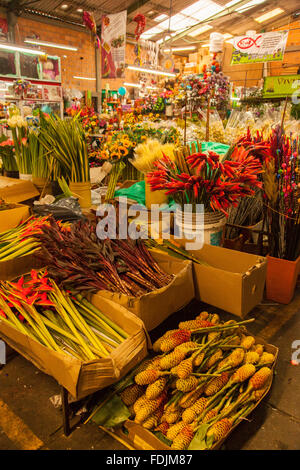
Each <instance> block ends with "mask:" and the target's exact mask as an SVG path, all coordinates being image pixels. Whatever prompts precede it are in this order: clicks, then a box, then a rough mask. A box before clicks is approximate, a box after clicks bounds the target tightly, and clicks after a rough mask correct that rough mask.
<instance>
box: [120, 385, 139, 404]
mask: <svg viewBox="0 0 300 470" xmlns="http://www.w3.org/2000/svg"><path fill="white" fill-rule="evenodd" d="M143 394H144V389H143V387H141V386H140V385H138V384H133V385H129V387H126V388H125V389H124V390H123V391H122V392H121V395H120V396H121V400H122V401H123V403H124V404H125V405H126V406H130V405H133V404H134V403H135V402H136V401H137V399H138V398H139V397H141V396H142V395H143Z"/></svg>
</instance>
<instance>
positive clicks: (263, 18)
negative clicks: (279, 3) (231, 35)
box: [255, 8, 284, 23]
mask: <svg viewBox="0 0 300 470" xmlns="http://www.w3.org/2000/svg"><path fill="white" fill-rule="evenodd" d="M281 13H284V10H283V9H282V8H275V9H274V10H271V11H269V12H268V13H265V14H264V15H261V16H259V17H258V18H255V21H257V22H258V23H263V22H264V21H267V20H269V19H270V18H273V17H274V16H277V15H280V14H281Z"/></svg>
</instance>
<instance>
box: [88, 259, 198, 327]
mask: <svg viewBox="0 0 300 470" xmlns="http://www.w3.org/2000/svg"><path fill="white" fill-rule="evenodd" d="M151 254H152V255H153V257H154V259H155V260H156V261H157V263H158V264H159V266H160V267H161V268H162V270H163V271H164V272H166V273H168V274H174V278H173V280H172V281H171V282H170V284H168V285H167V286H164V287H162V288H160V289H156V290H154V291H153V292H149V293H147V294H145V295H142V296H141V297H130V296H127V295H124V294H118V293H114V292H109V291H106V290H102V291H99V292H98V293H97V294H95V295H93V296H92V301H95V299H96V298H97V297H99V298H106V299H110V300H112V301H113V302H116V303H117V304H119V305H122V306H123V307H125V308H126V309H128V310H129V311H130V312H132V313H134V314H135V315H136V316H137V317H139V318H140V319H141V320H142V321H143V323H144V325H145V327H146V329H147V331H151V330H153V329H154V328H156V327H157V326H158V325H160V323H162V322H163V321H164V320H165V319H166V318H168V317H169V316H170V315H171V314H172V313H174V312H176V311H178V310H180V309H181V308H183V307H185V306H186V305H187V304H188V303H189V302H191V300H193V298H194V296H195V291H194V283H193V274H192V262H191V261H188V260H187V261H181V260H178V259H175V258H174V257H172V256H169V255H167V254H165V253H162V252H157V251H155V250H151Z"/></svg>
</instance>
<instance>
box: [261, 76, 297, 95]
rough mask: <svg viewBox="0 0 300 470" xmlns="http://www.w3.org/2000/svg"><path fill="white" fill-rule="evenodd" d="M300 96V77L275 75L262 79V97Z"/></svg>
mask: <svg viewBox="0 0 300 470" xmlns="http://www.w3.org/2000/svg"><path fill="white" fill-rule="evenodd" d="M292 95H294V96H295V98H296V97H298V95H300V75H276V76H273V77H266V78H265V79H264V88H263V97H264V98H272V97H273V98H282V97H286V96H292Z"/></svg>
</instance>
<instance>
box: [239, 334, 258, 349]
mask: <svg viewBox="0 0 300 470" xmlns="http://www.w3.org/2000/svg"><path fill="white" fill-rule="evenodd" d="M240 344H241V346H242V347H243V348H245V349H246V350H249V349H251V348H252V346H253V345H254V344H255V339H254V337H253V336H245V337H244V338H242V341H241V343H240Z"/></svg>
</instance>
